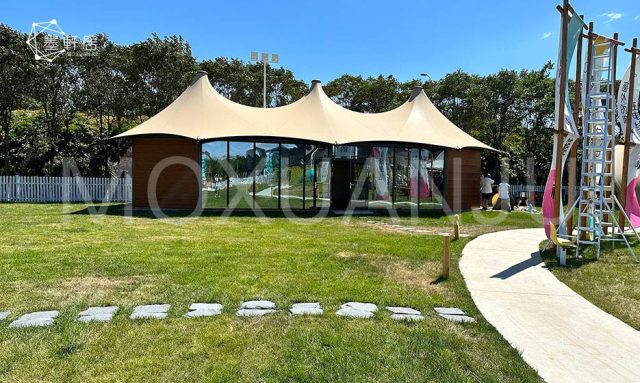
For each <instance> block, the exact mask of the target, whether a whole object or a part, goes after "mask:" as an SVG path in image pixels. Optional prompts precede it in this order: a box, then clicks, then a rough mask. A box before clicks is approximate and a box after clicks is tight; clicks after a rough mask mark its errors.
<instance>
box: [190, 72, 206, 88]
mask: <svg viewBox="0 0 640 383" xmlns="http://www.w3.org/2000/svg"><path fill="white" fill-rule="evenodd" d="M202 77H207V78H209V73H207V72H206V71H204V70H199V71H197V72H196V74H195V75H194V76H193V80H191V85H193V84H195V83H196V82H197V81H198V80H200V79H201V78H202Z"/></svg>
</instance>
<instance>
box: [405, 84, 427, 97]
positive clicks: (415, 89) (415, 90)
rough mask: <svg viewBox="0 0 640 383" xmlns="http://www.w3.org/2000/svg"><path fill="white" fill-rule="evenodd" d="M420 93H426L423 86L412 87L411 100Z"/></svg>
mask: <svg viewBox="0 0 640 383" xmlns="http://www.w3.org/2000/svg"><path fill="white" fill-rule="evenodd" d="M420 93H424V90H423V89H422V87H421V86H419V85H416V86H414V87H413V88H411V95H410V96H409V101H413V100H414V99H415V98H416V97H418V96H419V95H420Z"/></svg>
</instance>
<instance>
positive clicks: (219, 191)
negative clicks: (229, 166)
mask: <svg viewBox="0 0 640 383" xmlns="http://www.w3.org/2000/svg"><path fill="white" fill-rule="evenodd" d="M226 162H227V142H226V141H215V142H208V143H206V144H203V145H202V207H204V208H225V207H227V172H226V171H225V169H224V166H225V164H226Z"/></svg>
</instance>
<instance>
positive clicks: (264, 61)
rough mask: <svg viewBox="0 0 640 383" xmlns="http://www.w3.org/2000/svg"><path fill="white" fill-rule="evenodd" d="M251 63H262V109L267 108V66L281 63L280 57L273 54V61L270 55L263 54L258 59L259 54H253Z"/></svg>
mask: <svg viewBox="0 0 640 383" xmlns="http://www.w3.org/2000/svg"><path fill="white" fill-rule="evenodd" d="M251 61H256V62H261V63H262V107H263V108H266V107H267V64H269V63H273V64H277V63H278V62H279V61H280V57H279V56H278V54H276V53H272V54H271V60H269V54H268V53H265V52H262V55H261V56H260V58H259V59H258V52H251Z"/></svg>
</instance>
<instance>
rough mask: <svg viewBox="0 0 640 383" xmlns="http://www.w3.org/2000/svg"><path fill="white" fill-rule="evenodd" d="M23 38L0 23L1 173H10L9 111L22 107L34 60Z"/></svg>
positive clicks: (24, 37) (21, 34)
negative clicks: (2, 148) (2, 169)
mask: <svg viewBox="0 0 640 383" xmlns="http://www.w3.org/2000/svg"><path fill="white" fill-rule="evenodd" d="M26 39H27V38H26V35H25V34H23V33H19V32H17V31H15V30H13V29H11V28H9V27H7V26H6V25H4V24H0V121H1V122H2V132H3V146H4V166H3V168H4V174H5V175H9V173H10V161H9V126H10V124H11V117H12V112H13V110H15V109H17V108H19V107H21V106H22V103H23V101H24V98H25V94H26V93H27V91H28V89H29V87H30V85H31V84H32V81H31V80H32V76H33V63H34V61H35V60H34V58H33V56H32V55H31V54H30V52H29V50H28V48H27V45H26V44H25V41H26Z"/></svg>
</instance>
